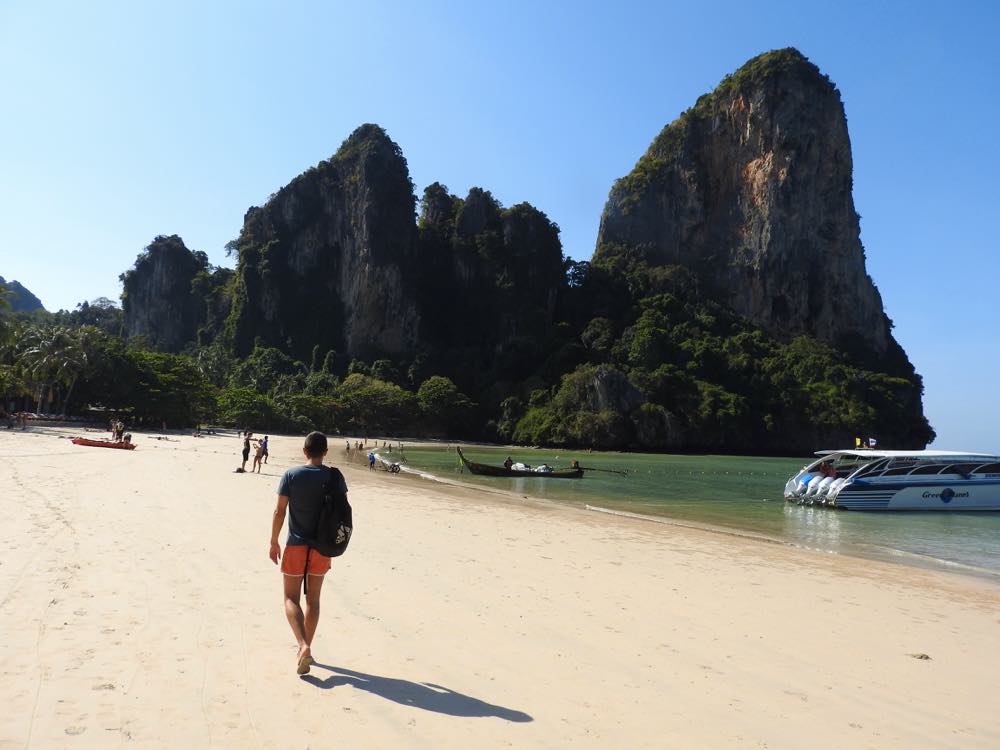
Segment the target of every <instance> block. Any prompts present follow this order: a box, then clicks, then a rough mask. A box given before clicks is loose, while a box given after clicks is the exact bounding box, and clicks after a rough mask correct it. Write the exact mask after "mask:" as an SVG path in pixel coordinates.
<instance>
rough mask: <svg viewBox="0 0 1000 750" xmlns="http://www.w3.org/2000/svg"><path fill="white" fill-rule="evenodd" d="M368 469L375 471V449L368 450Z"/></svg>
mask: <svg viewBox="0 0 1000 750" xmlns="http://www.w3.org/2000/svg"><path fill="white" fill-rule="evenodd" d="M368 471H375V451H368Z"/></svg>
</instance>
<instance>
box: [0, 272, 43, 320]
mask: <svg viewBox="0 0 1000 750" xmlns="http://www.w3.org/2000/svg"><path fill="white" fill-rule="evenodd" d="M0 289H3V290H5V291H6V292H7V304H8V305H9V306H10V309H11V310H12V311H13V312H33V311H34V310H44V309H45V308H44V307H43V306H42V301H41V300H40V299H38V297H36V296H35V295H34V294H33V293H32V292H31V290H29V289H27V288H26V287H25V286H24V285H23V284H21V282H19V281H17V280H16V279H11V280H10V281H6V280H5V279H4V277H3V276H0Z"/></svg>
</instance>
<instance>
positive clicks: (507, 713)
mask: <svg viewBox="0 0 1000 750" xmlns="http://www.w3.org/2000/svg"><path fill="white" fill-rule="evenodd" d="M317 668H318V669H326V670H328V671H329V672H331V673H332V674H331V675H330V676H329V677H326V678H323V679H320V678H319V677H317V676H316V675H314V674H307V675H302V680H304V681H305V682H308V683H309V684H311V685H315V686H316V687H318V688H320V689H322V690H331V689H333V688H335V687H340V686H342V685H349V686H351V687H353V688H356V689H358V690H365V691H367V692H369V693H372V694H373V695H377V696H379V697H381V698H385V699H386V700H390V701H393V702H394V703H400V704H402V705H404V706H413V707H414V708H420V709H423V710H424V711H433V712H434V713H439V714H447V715H448V716H460V717H469V718H473V717H480V716H482V717H489V716H495V717H496V718H498V719H504V720H505V721H513V722H518V723H525V722H529V721H534V718H532V717H531V716H529V715H528V714H526V713H524V712H523V711H515V710H514V709H511V708H505V707H504V706H495V705H493V704H492V703H487V702H486V701H482V700H479V699H478V698H473V697H472V696H470V695H463V694H462V693H458V692H455V691H454V690H449V689H448V688H446V687H441V686H440V685H435V684H433V683H430V682H411V681H409V680H399V679H396V678H394V677H380V676H379V675H373V674H365V673H364V672H355V671H354V670H351V669H344V668H343V667H334V666H331V665H329V664H320V663H319V662H316V663H315V664H313V669H314V670H315V669H317Z"/></svg>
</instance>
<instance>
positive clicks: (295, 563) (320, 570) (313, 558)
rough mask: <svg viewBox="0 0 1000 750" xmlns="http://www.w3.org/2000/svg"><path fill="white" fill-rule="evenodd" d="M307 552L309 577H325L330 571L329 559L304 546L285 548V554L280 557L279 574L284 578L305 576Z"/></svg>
mask: <svg viewBox="0 0 1000 750" xmlns="http://www.w3.org/2000/svg"><path fill="white" fill-rule="evenodd" d="M307 552H308V553H309V575H311V576H321V575H325V574H326V572H327V571H328V570H329V569H330V558H329V557H327V556H326V555H321V554H320V553H319V552H317V551H316V550H314V549H309V547H306V546H305V545H301V546H299V545H297V546H294V547H285V553H284V554H283V555H282V556H281V572H282V573H284V574H285V575H286V576H304V575H305V574H306V553H307Z"/></svg>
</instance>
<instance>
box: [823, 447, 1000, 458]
mask: <svg viewBox="0 0 1000 750" xmlns="http://www.w3.org/2000/svg"><path fill="white" fill-rule="evenodd" d="M815 455H817V456H819V457H821V458H824V457H825V458H829V457H831V456H850V457H853V458H858V459H867V460H875V459H880V458H923V459H933V458H942V459H947V460H949V461H951V460H954V459H959V458H967V459H969V460H970V461H980V460H981V459H984V458H997V456H996V454H994V453H970V452H968V451H937V450H929V449H925V450H922V451H882V450H872V449H869V448H846V449H843V450H825V451H816V453H815Z"/></svg>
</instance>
